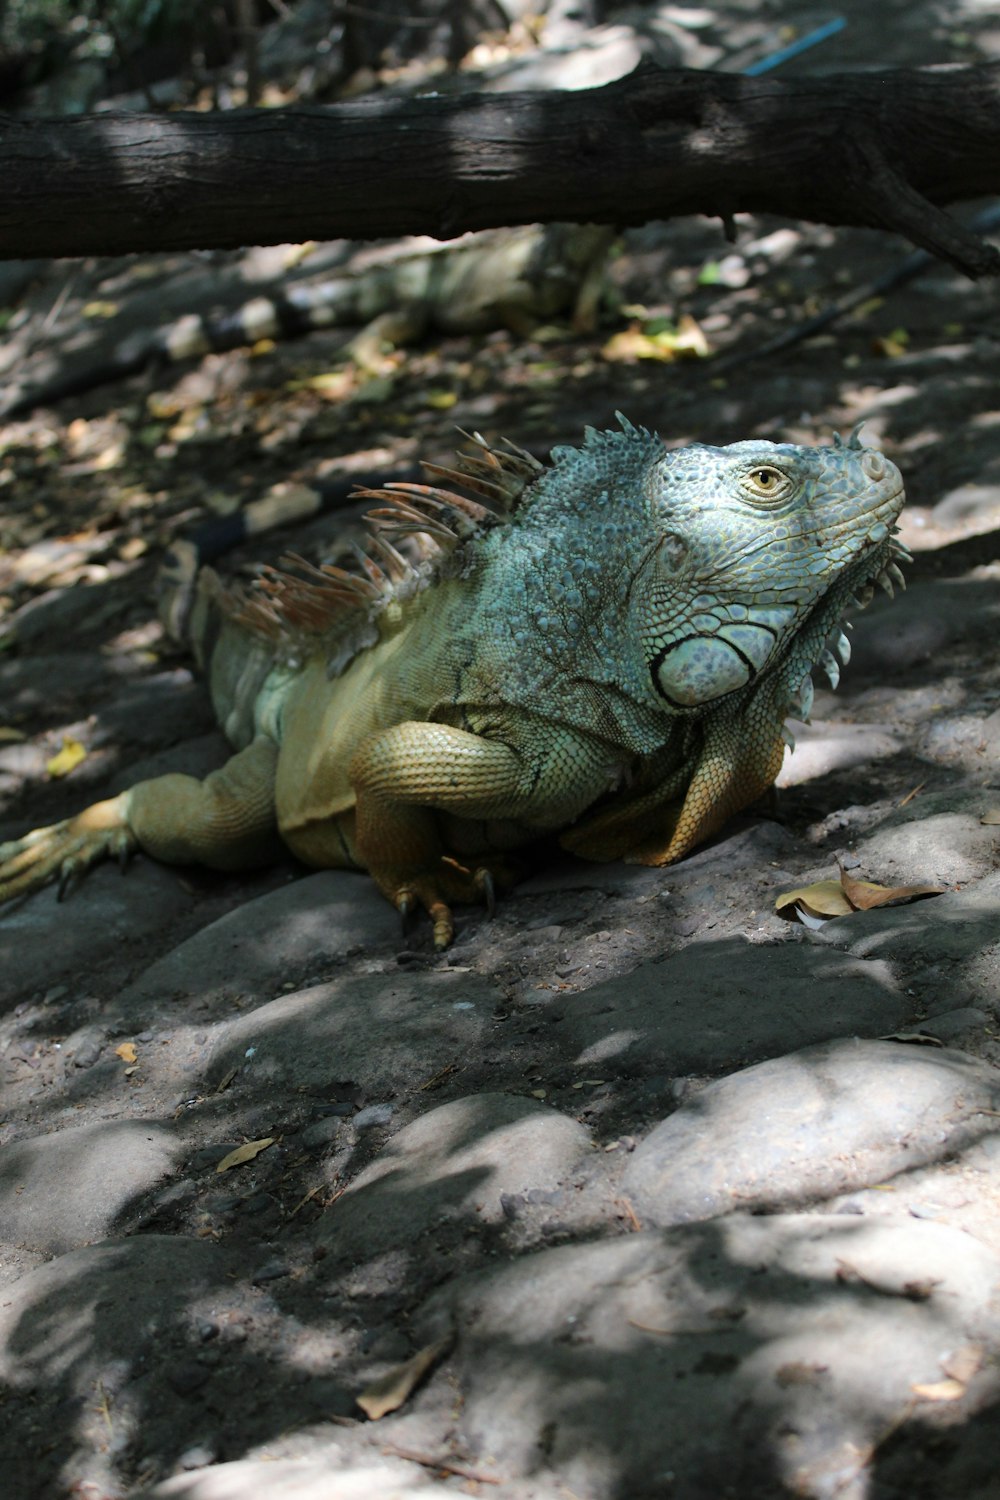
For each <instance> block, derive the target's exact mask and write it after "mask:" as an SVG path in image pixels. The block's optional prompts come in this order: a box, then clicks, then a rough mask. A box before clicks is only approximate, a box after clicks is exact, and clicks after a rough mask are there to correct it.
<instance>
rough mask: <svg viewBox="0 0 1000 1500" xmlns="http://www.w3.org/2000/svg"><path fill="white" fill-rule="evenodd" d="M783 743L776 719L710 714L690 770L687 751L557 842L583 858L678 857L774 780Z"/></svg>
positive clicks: (644, 860) (655, 860) (635, 860)
mask: <svg viewBox="0 0 1000 1500" xmlns="http://www.w3.org/2000/svg"><path fill="white" fill-rule="evenodd" d="M748 723H749V724H750V726H751V728H750V732H749V733H746V728H747V725H748ZM784 748H785V747H784V742H783V740H782V739H781V735H780V728H776V727H775V725H774V724H773V723H754V722H753V721H750V720H738V719H735V718H728V717H727V718H725V719H723V718H721V717H720V718H718V719H716V720H710V721H709V723H708V727H707V730H706V733H705V739H704V742H703V744H702V745H701V746H700V748H698V749H697V750H696V751H694V752H693V753H692V759H693V761H694V770H693V772H692V771H691V769H690V762H689V761H688V760H687V756H686V755H685V757H684V759H683V760H682V763H681V764H680V765H679V766H677V767H676V768H675V769H674V770H672V771H670V772H669V773H667V772H665V773H664V774H663V776H662V778H661V779H660V780H659V781H658V782H657V783H656V784H655V785H654V786H653V787H652V788H651V789H649V790H642V789H640V790H639V791H638V792H636V793H634V794H632V795H629V794H628V793H625V794H624V795H623V796H621V797H620V798H618V799H616V800H615V801H614V802H613V803H611V804H610V805H609V806H608V807H606V808H602V809H601V810H600V811H599V812H598V813H596V814H595V816H594V817H593V818H589V819H585V820H584V821H583V822H581V823H580V824H579V825H578V826H577V827H575V828H570V829H567V831H566V832H565V833H564V834H563V835H562V837H561V838H560V843H561V844H562V846H563V848H565V849H568V850H569V851H570V852H571V853H573V854H579V855H581V856H582V857H583V858H584V859H593V860H599V861H602V860H612V859H625V860H627V861H628V862H629V863H630V864H640V865H669V864H673V863H674V861H675V860H678V859H683V858H684V856H685V855H686V854H689V853H690V852H691V850H692V849H694V848H696V847H697V845H698V844H701V843H703V842H704V841H705V839H707V838H711V836H712V834H713V833H717V832H718V830H719V829H720V828H721V827H722V826H723V824H724V823H725V822H726V821H727V819H729V818H731V817H732V816H733V815H734V813H737V812H739V811H741V809H742V808H744V807H748V806H749V804H750V803H751V802H755V801H756V800H757V798H758V797H760V796H761V795H762V794H763V793H764V792H765V791H767V789H768V787H770V786H772V785H773V784H774V779H775V777H776V776H777V774H778V772H779V771H780V769H781V763H782V759H783V756H784Z"/></svg>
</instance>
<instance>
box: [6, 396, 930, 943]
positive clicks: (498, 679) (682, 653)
mask: <svg viewBox="0 0 1000 1500" xmlns="http://www.w3.org/2000/svg"><path fill="white" fill-rule="evenodd" d="M430 477H431V478H433V479H435V480H436V481H437V485H436V486H430V485H428V486H422V485H396V486H389V487H388V488H387V489H385V490H380V491H369V492H367V493H368V494H369V495H370V496H371V497H372V498H374V499H376V500H378V501H379V502H380V505H379V508H377V509H376V510H374V511H373V512H372V514H371V524H372V540H371V544H370V546H369V548H368V550H367V552H366V553H365V554H363V555H362V556H361V558H360V567H359V571H358V572H357V573H356V574H355V573H350V572H347V571H344V570H342V569H339V568H336V567H332V566H324V567H322V568H318V569H317V568H313V567H311V566H310V565H309V564H305V563H301V562H300V561H299V560H294V562H293V564H291V565H294V566H295V567H296V571H295V572H294V573H293V572H288V571H286V572H278V571H275V570H271V571H269V572H267V573H266V574H265V576H264V578H263V580H262V581H261V586H260V587H259V588H258V589H257V590H255V591H254V592H252V593H251V594H250V595H243V596H241V595H236V594H233V593H230V592H227V591H226V590H225V589H223V588H222V586H221V585H220V583H219V581H218V579H217V578H216V577H215V575H214V574H213V573H211V572H210V571H206V572H205V573H204V574H203V576H202V580H201V583H200V586H199V590H198V594H197V598H196V603H195V607H194V610H193V614H192V620H191V630H190V634H191V636H192V640H193V642H194V645H195V649H196V652H197V654H198V656H199V659H200V661H201V663H202V665H203V666H204V667H205V669H206V671H207V673H208V677H209V682H210V685H211V691H212V696H213V701H214V704H215V708H216V711H217V713H218V716H219V721H220V723H221V724H222V726H223V728H224V729H225V731H226V733H227V735H228V737H229V739H230V740H231V742H232V743H233V745H234V747H235V749H236V754H235V755H234V756H233V757H232V759H230V760H229V761H228V762H227V764H226V765H225V766H224V767H222V769H220V770H218V771H216V772H214V773H212V775H210V776H208V777H207V778H206V779H205V780H204V781H201V782H199V781H196V780H195V779H193V778H192V777H188V776H182V775H168V776H161V777H157V778H156V779H154V780H151V781H144V782H140V783H139V784H138V785H137V786H135V787H133V788H131V790H129V791H126V792H123V793H121V795H119V796H117V797H115V798H112V799H110V800H109V801H106V802H99V803H96V804H94V806H92V807H90V808H88V809H87V810H86V811H85V812H83V813H81V814H80V815H79V816H78V817H76V818H72V819H70V820H68V821H67V822H65V823H61V824H57V825H55V826H54V827H51V828H44V829H38V830H36V831H35V832H33V833H29V834H27V835H26V836H25V837H24V838H22V839H17V840H14V841H13V842H10V843H8V844H6V845H4V846H2V847H0V861H2V863H0V899H7V898H10V897H13V896H17V895H20V894H21V893H23V892H26V891H30V890H33V889H35V888H36V887H37V886H40V885H41V884H43V883H44V882H45V881H47V880H49V879H50V878H54V877H59V878H60V879H61V880H62V881H63V882H64V883H65V882H67V881H70V880H72V879H74V878H75V877H76V876H77V875H78V874H79V873H80V872H81V871H82V870H83V869H85V868H86V867H87V866H89V865H90V864H92V863H93V862H94V861H95V860H97V859H99V858H102V857H104V856H105V855H118V856H119V857H121V858H122V859H123V860H124V858H125V857H126V856H127V855H128V854H129V853H131V851H132V850H133V849H135V848H137V847H138V848H141V849H143V850H145V851H146V852H147V853H149V854H151V855H153V856H155V857H156V858H159V859H162V860H166V861H169V862H171V863H186V862H191V861H196V862H200V863H203V864H206V865H209V866H211V867H213V868H218V869H229V870H232V869H240V868H243V867H250V866H251V865H256V864H260V863H264V862H267V861H268V860H269V859H270V858H271V857H273V854H274V852H275V850H276V848H277V847H278V837H279V836H280V839H281V840H283V841H284V843H285V844H286V845H287V846H288V847H289V848H290V849H291V850H292V851H293V852H294V853H295V854H297V855H298V856H299V857H300V858H301V859H303V860H304V861H305V862H306V863H307V864H310V865H314V866H319V867H334V868H343V867H351V868H361V869H367V870H368V871H370V873H371V874H372V876H373V877H374V879H375V880H376V881H377V883H378V885H379V887H380V889H381V890H382V891H383V892H384V893H385V895H386V896H387V897H388V898H389V899H390V900H391V901H392V902H394V903H395V905H396V906H397V907H399V908H400V909H401V910H402V911H403V912H404V913H406V912H407V911H409V910H410V909H412V908H413V907H415V906H420V907H423V908H424V909H425V910H426V911H427V912H429V914H430V916H431V918H432V920H433V925H434V941H435V944H436V945H437V946H438V947H443V946H445V945H446V944H447V943H448V942H450V940H451V938H452V935H453V927H452V915H451V907H452V905H453V904H454V903H456V902H465V901H483V900H486V901H487V902H488V903H490V904H492V900H493V892H494V888H495V886H496V885H506V884H508V883H509V882H510V880H511V879H512V877H513V873H514V865H513V862H512V859H511V855H510V851H512V850H514V849H516V848H517V847H518V846H520V845H523V844H525V843H526V842H528V841H530V840H531V839H532V838H533V837H535V836H537V835H539V834H542V833H551V832H553V831H559V832H560V834H561V842H562V844H563V845H564V847H566V848H567V849H570V850H572V851H574V852H575V853H578V854H581V855H583V856H585V857H587V858H591V859H597V860H608V859H615V858H619V857H625V858H628V859H631V860H635V861H639V862H641V863H644V864H651V865H660V864H667V863H670V862H671V861H673V860H676V859H679V858H681V856H683V855H684V854H686V853H688V851H689V850H691V849H692V848H693V847H694V846H695V845H696V844H698V843H699V842H700V841H701V840H703V839H705V838H707V837H708V836H709V835H711V834H712V833H714V832H715V831H716V830H717V829H718V828H719V827H720V826H721V825H722V823H723V822H724V821H725V820H726V819H727V818H728V817H729V816H731V815H732V814H733V813H735V812H737V811H738V810H739V809H741V808H743V807H745V806H746V805H747V804H748V803H750V802H752V801H753V800H754V799H755V798H756V797H758V796H759V795H760V794H761V793H762V792H763V791H764V790H765V789H766V788H767V787H769V786H770V785H771V784H772V782H773V781H774V778H775V776H776V775H777V773H778V770H779V767H780V765H781V761H782V753H783V748H784V729H783V726H784V719H785V717H786V715H787V714H788V713H789V712H794V713H795V714H797V715H798V716H799V717H803V718H806V717H808V715H809V709H810V704H811V700H812V681H811V677H810V671H811V669H812V668H813V666H814V665H819V666H821V667H822V668H823V669H824V670H825V671H826V672H827V674H828V676H829V677H830V679H831V681H832V682H833V683H834V685H835V684H836V681H837V678H838V675H839V665H838V660H837V657H838V656H839V658H840V661H841V662H846V660H847V658H848V655H849V648H848V644H847V640H846V637H845V636H844V635H843V634H842V633H841V620H842V617H843V614H844V612H845V610H846V609H847V608H848V607H849V606H850V605H851V604H852V603H854V604H857V603H859V602H860V603H862V604H863V603H864V602H867V598H870V596H871V592H872V588H873V585H874V583H876V582H878V583H881V584H883V585H884V586H885V587H887V588H888V589H889V591H890V592H891V588H892V580H893V579H895V580H897V581H898V582H902V575H901V574H900V572H899V569H898V567H897V566H896V563H895V562H894V560H893V559H894V558H895V557H896V556H901V557H905V556H906V555H907V554H906V552H905V549H904V548H903V547H902V546H901V544H900V543H898V542H897V541H895V540H894V539H893V531H894V530H895V522H896V519H897V517H898V515H899V511H900V508H901V506H902V503H903V486H902V480H901V477H900V474H899V471H898V470H897V469H896V467H895V466H894V465H893V464H892V463H890V462H889V460H888V459H886V458H885V457H884V456H883V455H882V454H881V453H879V452H877V451H875V450H873V449H871V448H866V447H862V446H861V444H860V443H859V442H858V440H857V436H856V435H855V436H853V437H852V438H851V441H850V442H849V443H847V444H844V443H841V442H840V441H839V440H837V441H836V442H835V443H834V445H833V446H832V447H821V448H806V447H797V446H793V445H790V444H774V443H769V442H756V441H752V442H743V443H735V444H733V445H732V446H730V447H724V448H712V447H705V446H700V445H699V446H693V447H688V448H683V449H679V450H668V449H667V448H666V447H665V446H664V444H663V443H662V442H661V441H660V440H659V439H658V438H656V437H655V436H653V435H652V434H650V433H648V432H646V431H644V430H642V429H638V428H635V427H632V426H631V425H629V424H628V423H626V422H624V420H622V431H620V432H601V433H599V432H594V431H590V430H588V432H587V434H586V441H585V442H584V444H583V446H582V447H581V448H569V447H564V448H556V449H555V450H554V451H553V453H552V458H551V463H550V464H549V465H547V466H542V465H541V464H539V463H537V462H536V461H535V460H534V459H533V458H531V457H530V456H529V455H527V454H525V453H522V452H521V451H520V450H518V449H516V448H514V447H512V446H511V447H509V448H508V449H496V450H494V449H491V448H490V447H488V446H487V445H486V444H485V443H483V442H482V441H481V440H478V449H477V451H476V452H474V453H473V454H471V455H467V456H465V457H463V458H460V459H459V460H458V462H457V465H456V468H455V469H453V470H447V469H441V468H431V470H430ZM442 484H457V485H458V486H459V487H460V490H461V491H465V492H471V493H472V494H473V495H476V496H477V497H478V498H477V499H470V498H468V494H463V493H460V492H459V491H455V490H452V489H444V488H442V487H440V486H441V485H442ZM407 534H412V535H413V536H414V537H415V538H417V540H418V542H419V544H420V547H421V549H422V553H423V558H422V560H419V561H417V562H412V561H410V560H408V559H407V558H404V556H403V555H402V553H401V552H400V551H399V550H397V547H396V546H395V543H396V542H397V541H398V540H399V538H400V537H401V536H403V535H407Z"/></svg>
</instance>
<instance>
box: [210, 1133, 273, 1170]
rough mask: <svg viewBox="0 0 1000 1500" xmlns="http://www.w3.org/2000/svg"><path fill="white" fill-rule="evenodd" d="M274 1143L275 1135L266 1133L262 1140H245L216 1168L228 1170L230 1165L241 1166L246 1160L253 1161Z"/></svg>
mask: <svg viewBox="0 0 1000 1500" xmlns="http://www.w3.org/2000/svg"><path fill="white" fill-rule="evenodd" d="M273 1145H274V1136H273V1135H266V1136H265V1137H264V1139H263V1140H260V1141H244V1142H243V1145H242V1146H237V1147H236V1150H235V1151H230V1153H229V1155H228V1156H224V1157H223V1158H222V1160H221V1161H220V1162H219V1165H218V1166H217V1167H216V1169H215V1170H216V1172H228V1171H229V1168H230V1167H241V1166H242V1165H243V1163H244V1162H245V1161H253V1159H254V1157H255V1156H259V1155H260V1153H261V1152H262V1151H266V1150H267V1148H268V1146H273Z"/></svg>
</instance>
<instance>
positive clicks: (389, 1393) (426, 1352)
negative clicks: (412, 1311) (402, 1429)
mask: <svg viewBox="0 0 1000 1500" xmlns="http://www.w3.org/2000/svg"><path fill="white" fill-rule="evenodd" d="M453 1340H454V1335H453V1334H450V1333H449V1334H447V1335H446V1336H445V1337H444V1338H443V1339H438V1340H437V1342H436V1343H434V1344H427V1345H426V1347H425V1348H423V1349H420V1350H419V1351H418V1352H417V1353H416V1354H415V1355H414V1356H413V1358H412V1359H408V1360H407V1361H406V1363H405V1364H401V1365H395V1366H394V1367H393V1368H392V1369H391V1370H389V1371H387V1373H386V1374H385V1375H381V1376H380V1377H379V1379H378V1380H373V1381H372V1383H371V1385H368V1386H366V1387H365V1389H364V1390H363V1391H362V1392H361V1395H360V1396H358V1397H356V1398H355V1399H356V1400H357V1404H358V1405H359V1406H360V1407H361V1410H362V1411H363V1412H364V1414H365V1416H366V1417H368V1418H369V1419H370V1420H371V1421H372V1422H377V1421H378V1419H379V1418H380V1417H384V1416H387V1415H388V1413H389V1412H391V1411H396V1409H397V1408H398V1407H400V1406H402V1404H403V1402H404V1401H405V1400H406V1399H407V1397H408V1396H410V1394H411V1393H412V1392H413V1391H414V1390H415V1389H416V1387H417V1386H418V1385H419V1384H420V1382H421V1380H423V1378H424V1376H425V1375H426V1374H427V1373H428V1372H429V1371H430V1370H431V1369H433V1367H434V1366H435V1365H436V1364H437V1362H438V1360H439V1359H441V1358H443V1356H444V1355H445V1354H447V1352H448V1350H449V1349H450V1348H451V1346H452V1343H453Z"/></svg>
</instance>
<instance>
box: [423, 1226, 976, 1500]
mask: <svg viewBox="0 0 1000 1500" xmlns="http://www.w3.org/2000/svg"><path fill="white" fill-rule="evenodd" d="M998 1288H1000V1258H998V1256H997V1254H996V1253H995V1251H993V1250H991V1249H989V1248H987V1247H986V1246H985V1245H982V1244H979V1243H978V1242H977V1241H976V1240H974V1239H972V1238H970V1237H969V1236H968V1235H965V1234H962V1233H960V1232H959V1231H956V1230H952V1229H949V1228H946V1227H944V1226H942V1225H938V1224H931V1223H924V1222H918V1221H916V1220H908V1219H902V1220H895V1221H890V1220H879V1221H872V1222H868V1221H866V1220H863V1219H861V1220H859V1219H857V1218H852V1217H849V1216H842V1215H806V1214H802V1215H797V1214H794V1215H793V1214H788V1215H777V1216H774V1217H772V1218H757V1217H750V1216H744V1215H734V1216H732V1217H730V1218H728V1219H725V1220H721V1221H716V1222H714V1223H711V1224H701V1225H696V1226H688V1227H686V1228H684V1229H680V1230H672V1231H666V1232H660V1233H655V1232H647V1233H641V1234H635V1235H632V1236H630V1237H628V1238H625V1239H617V1240H612V1241H607V1242H604V1243H598V1244H590V1245H575V1246H571V1247H565V1248H558V1249H551V1250H546V1251H543V1252H541V1253H539V1254H537V1255H530V1256H525V1257H522V1258H521V1259H519V1260H518V1261H516V1262H515V1263H514V1264H512V1265H508V1266H503V1267H500V1268H498V1269H495V1270H490V1271H486V1272H480V1273H478V1274H477V1275H474V1276H470V1277H467V1278H462V1279H460V1280H459V1281H457V1282H456V1283H452V1285H450V1286H448V1287H445V1288H443V1289H442V1290H441V1291H440V1292H438V1293H436V1294H435V1295H434V1297H433V1298H432V1299H431V1300H430V1302H429V1303H428V1304H427V1305H426V1307H425V1309H424V1312H423V1314H422V1315H421V1316H419V1317H418V1319H417V1324H418V1328H417V1331H418V1333H419V1334H420V1336H421V1337H422V1338H426V1339H428V1340H429V1339H430V1338H431V1337H432V1336H433V1335H434V1334H435V1333H440V1332H441V1331H443V1330H445V1329H447V1328H450V1327H454V1328H455V1329H456V1330H457V1335H458V1338H457V1345H456V1347H455V1350H454V1352H453V1353H452V1354H451V1355H450V1356H449V1368H448V1372H447V1378H448V1380H449V1381H450V1382H452V1383H453V1384H457V1386H458V1391H459V1394H460V1398H461V1412H462V1415H461V1419H460V1420H461V1432H462V1436H463V1439H464V1444H465V1446H466V1449H467V1451H471V1452H473V1453H476V1454H482V1455H497V1459H498V1463H499V1464H500V1465H501V1467H502V1470H503V1473H504V1475H505V1476H518V1475H527V1474H531V1475H532V1477H533V1479H534V1482H535V1483H536V1484H538V1486H539V1489H540V1493H541V1494H543V1495H547V1494H548V1493H549V1490H548V1489H547V1488H546V1483H548V1484H549V1485H552V1487H553V1492H554V1493H558V1492H560V1491H557V1490H556V1489H555V1485H556V1482H557V1481H558V1483H559V1484H560V1485H561V1486H565V1488H566V1489H567V1490H569V1491H570V1492H571V1493H572V1494H574V1495H577V1496H580V1497H581V1500H617V1497H621V1496H625V1495H627V1496H630V1497H631V1496H635V1497H643V1500H646V1497H652V1496H654V1495H663V1494H669V1495H671V1496H672V1497H676V1500H704V1497H705V1496H709V1495H739V1496H740V1500H773V1497H774V1496H775V1495H778V1494H785V1493H793V1494H796V1495H808V1496H812V1497H816V1500H833V1497H834V1496H838V1497H841V1496H847V1495H850V1496H851V1497H856V1500H860V1497H861V1496H862V1495H863V1494H868V1493H870V1491H869V1489H868V1488H867V1486H866V1476H867V1475H868V1466H869V1464H870V1462H871V1460H872V1455H873V1452H874V1450H875V1448H876V1446H877V1445H878V1444H879V1443H880V1442H881V1441H882V1439H883V1438H884V1436H885V1434H886V1432H889V1431H892V1432H894V1433H896V1434H897V1436H899V1435H903V1437H904V1440H905V1434H906V1432H907V1430H908V1424H912V1427H913V1430H914V1432H915V1433H919V1432H920V1430H921V1426H922V1422H923V1421H925V1420H927V1415H928V1413H930V1414H931V1416H933V1415H936V1413H935V1411H934V1400H933V1396H932V1395H929V1396H928V1397H927V1398H926V1399H921V1396H920V1394H919V1391H920V1388H921V1386H927V1387H929V1388H930V1389H931V1391H933V1389H934V1388H935V1386H936V1385H937V1384H938V1383H939V1382H942V1381H948V1380H952V1379H955V1377H954V1376H952V1375H951V1373H950V1372H951V1371H952V1370H955V1371H959V1372H960V1374H961V1378H960V1379H957V1380H956V1382H955V1385H954V1387H953V1388H952V1389H950V1390H949V1392H948V1397H947V1404H948V1406H949V1408H950V1409H949V1412H948V1416H949V1419H950V1420H951V1422H952V1423H953V1424H954V1422H955V1421H956V1420H960V1419H961V1418H963V1417H968V1416H969V1415H970V1414H971V1413H973V1412H975V1411H976V1410H977V1409H980V1408H982V1407H983V1406H984V1405H985V1404H986V1403H988V1402H989V1400H990V1399H993V1400H995V1399H996V1396H997V1393H998V1391H1000V1374H998V1371H997V1369H996V1366H995V1364H993V1361H995V1360H996V1358H997V1356H998V1355H1000V1304H998V1301H997V1291H998ZM952 1431H954V1425H953V1426H952ZM720 1434H721V1435H724V1437H720ZM944 1492H945V1491H944V1490H940V1491H939V1493H944Z"/></svg>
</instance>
